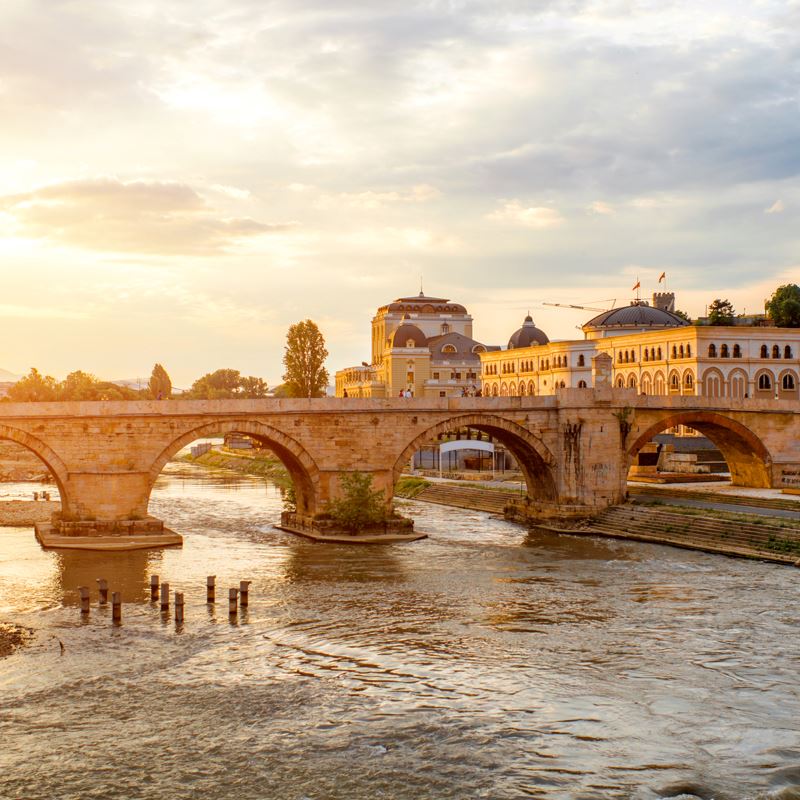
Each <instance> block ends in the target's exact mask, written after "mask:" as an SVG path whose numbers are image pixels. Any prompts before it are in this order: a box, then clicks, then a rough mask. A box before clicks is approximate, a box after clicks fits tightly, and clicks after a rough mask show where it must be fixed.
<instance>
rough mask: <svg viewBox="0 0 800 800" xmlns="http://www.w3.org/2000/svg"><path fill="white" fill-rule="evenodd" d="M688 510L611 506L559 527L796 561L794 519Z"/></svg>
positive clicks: (799, 539) (799, 538)
mask: <svg viewBox="0 0 800 800" xmlns="http://www.w3.org/2000/svg"><path fill="white" fill-rule="evenodd" d="M693 510H694V509H692V510H691V511H693ZM691 511H690V510H689V509H678V508H672V509H665V508H663V507H659V508H652V507H647V506H636V505H630V504H629V505H624V506H614V507H612V508H608V509H606V510H605V511H603V512H602V513H601V514H598V515H597V516H596V517H594V518H593V519H592V520H590V521H589V522H588V524H587V526H586V527H585V528H583V529H581V530H576V531H564V532H565V533H576V534H581V535H593V534H599V535H601V536H611V537H613V538H617V539H635V540H637V541H641V542H653V543H656V544H669V545H674V546H675V547H684V548H688V549H690V550H704V551H706V552H708V553H722V554H724V555H729V556H742V557H744V558H756V559H760V560H763V561H775V562H778V563H781V564H794V565H795V566H800V526H799V525H796V524H792V523H781V522H778V520H769V518H765V517H747V516H745V515H743V514H736V515H726V516H725V517H715V516H710V515H698V514H695V513H691ZM768 520H769V521H768Z"/></svg>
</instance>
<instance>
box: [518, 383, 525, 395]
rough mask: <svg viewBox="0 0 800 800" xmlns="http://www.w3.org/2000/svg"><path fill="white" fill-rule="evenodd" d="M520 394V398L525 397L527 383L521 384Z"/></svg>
mask: <svg viewBox="0 0 800 800" xmlns="http://www.w3.org/2000/svg"><path fill="white" fill-rule="evenodd" d="M519 394H520V397H525V381H520V382H519Z"/></svg>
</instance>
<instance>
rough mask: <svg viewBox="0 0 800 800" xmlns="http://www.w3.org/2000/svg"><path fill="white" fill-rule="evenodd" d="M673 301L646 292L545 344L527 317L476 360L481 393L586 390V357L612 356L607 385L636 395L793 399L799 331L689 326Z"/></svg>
mask: <svg viewBox="0 0 800 800" xmlns="http://www.w3.org/2000/svg"><path fill="white" fill-rule="evenodd" d="M674 303H675V297H674V295H673V294H671V293H669V294H667V293H662V294H656V295H653V302H652V304H649V303H647V302H646V301H642V300H636V301H634V302H632V303H631V304H630V305H629V306H624V307H621V308H616V309H612V310H611V311H605V312H603V313H602V314H599V315H598V316H596V317H594V318H593V319H591V320H589V321H588V322H587V323H586V324H585V325H583V332H584V338H583V339H582V340H576V341H562V342H550V341H549V339H548V338H547V336H546V334H545V333H544V332H543V331H540V330H539V329H538V328H536V326H535V325H534V324H533V320H532V319H531V318H530V317H527V318H526V320H525V322H524V323H523V326H522V327H521V328H520V329H519V330H517V331H515V332H514V334H512V336H511V338H510V340H509V343H508V347H507V348H506V349H505V350H500V351H495V352H485V353H482V354H481V355H480V358H481V381H482V388H483V393H484V394H485V395H493V396H498V395H499V396H505V395H508V396H513V395H541V394H554V393H555V391H556V389H558V388H583V387H591V386H592V385H593V379H592V359H593V358H594V357H595V356H597V355H600V354H601V353H604V354H607V355H608V356H609V357H610V359H611V365H612V367H611V381H612V382H613V384H614V386H617V387H627V388H632V389H637V390H638V391H639V392H640V393H642V394H655V395H705V396H710V397H729V398H732V399H738V398H745V397H752V398H762V399H766V398H781V399H795V400H797V399H798V397H799V396H800V395H799V394H798V392H799V391H800V358H799V357H800V329H797V328H775V327H767V326H757V327H756V326H742V325H734V326H730V327H728V326H725V327H723V326H694V325H691V324H689V323H688V322H686V321H685V320H684V319H682V318H681V317H679V316H677V315H676V314H674V313H673V310H674Z"/></svg>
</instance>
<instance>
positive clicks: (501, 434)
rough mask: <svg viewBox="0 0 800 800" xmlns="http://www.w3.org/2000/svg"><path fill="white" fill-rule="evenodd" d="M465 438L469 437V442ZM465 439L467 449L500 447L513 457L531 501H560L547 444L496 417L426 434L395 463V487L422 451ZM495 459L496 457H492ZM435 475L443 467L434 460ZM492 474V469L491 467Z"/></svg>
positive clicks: (449, 424) (460, 421) (450, 423)
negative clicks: (488, 445) (484, 445)
mask: <svg viewBox="0 0 800 800" xmlns="http://www.w3.org/2000/svg"><path fill="white" fill-rule="evenodd" d="M465 437H470V438H469V439H466V438H465ZM456 438H458V439H459V440H461V439H462V438H464V439H465V446H466V447H465V449H468V448H469V444H470V441H471V440H472V439H473V438H474V442H475V443H477V442H479V441H480V442H490V443H495V444H498V445H500V446H501V448H502V449H504V450H506V451H508V453H510V454H511V456H512V457H513V461H514V462H515V463H516V466H517V468H518V470H519V473H520V475H521V478H522V480H523V481H524V483H525V485H526V486H527V495H528V497H529V498H530V499H531V500H539V501H545V502H554V501H555V500H556V497H557V490H556V480H555V476H554V474H553V465H554V464H555V459H554V458H553V456H552V454H551V453H550V451H549V450H548V448H547V447H546V446H545V444H544V443H543V442H542V441H541V440H540V439H538V438H537V437H536V436H535V435H534V434H532V433H531V432H530V431H529V430H527V429H526V428H523V427H521V426H520V425H517V424H516V423H515V422H511V421H510V420H506V419H504V418H502V417H496V416H494V415H484V414H476V415H463V416H459V417H454V418H453V419H450V420H447V421H445V422H441V423H439V424H437V425H434V426H433V427H431V428H428V429H427V430H425V431H423V432H422V433H420V434H418V435H417V436H415V437H414V439H413V440H412V441H411V442H409V443H408V444H407V445H406V447H404V448H403V451H402V452H401V453H400V455H399V456H398V457H397V459H396V460H395V464H394V468H393V481H392V486H393V487H394V485H395V484H396V483H397V481H398V480H399V479H400V477H401V475H402V472H403V470H404V469H405V468H406V467H407V466H408V465H409V463H410V461H411V459H412V457H415V454H417V453H418V452H420V451H422V450H423V448H427V449H428V450H430V449H431V448H435V447H437V445H438V443H439V442H440V441H451V440H453V439H456ZM493 457H495V456H493ZM428 463H429V465H430V466H431V467H432V469H433V470H434V471H435V472H437V473H438V472H439V471H440V470H441V469H442V467H444V471H446V472H449V471H450V470H448V469H447V467H446V466H445V465H443V464H442V463H441V462H439V463H438V464H437V463H436V461H435V458H434V459H433V460H432V461H429V462H428ZM490 470H491V467H490Z"/></svg>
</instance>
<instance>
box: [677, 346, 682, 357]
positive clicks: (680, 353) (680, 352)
mask: <svg viewBox="0 0 800 800" xmlns="http://www.w3.org/2000/svg"><path fill="white" fill-rule="evenodd" d="M678 353H679V356H680V358H683V345H681V348H680V350H679V351H678Z"/></svg>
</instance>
